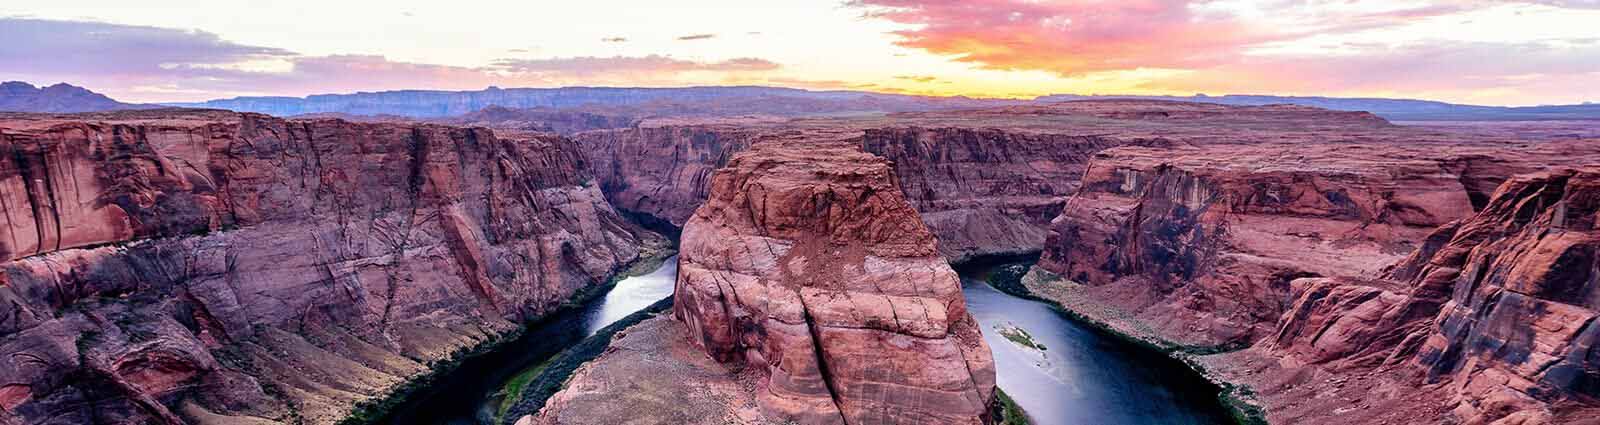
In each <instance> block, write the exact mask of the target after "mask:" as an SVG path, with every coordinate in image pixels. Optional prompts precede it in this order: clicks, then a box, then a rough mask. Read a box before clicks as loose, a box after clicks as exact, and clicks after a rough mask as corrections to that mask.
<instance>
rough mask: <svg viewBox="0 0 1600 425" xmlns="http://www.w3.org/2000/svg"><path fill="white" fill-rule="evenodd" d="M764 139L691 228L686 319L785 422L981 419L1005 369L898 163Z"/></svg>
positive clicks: (736, 164) (679, 299)
mask: <svg viewBox="0 0 1600 425" xmlns="http://www.w3.org/2000/svg"><path fill="white" fill-rule="evenodd" d="M797 142H798V141H781V140H778V141H771V142H763V143H757V144H755V145H754V146H752V147H751V148H750V149H749V150H747V151H745V152H743V153H740V154H738V155H735V156H734V158H733V159H732V160H730V161H729V162H728V165H727V166H726V167H725V168H723V169H722V170H719V171H718V172H717V173H716V174H715V175H714V176H713V177H712V181H711V189H710V196H709V198H708V200H707V201H706V203H705V205H704V206H702V207H700V208H699V209H698V210H697V211H696V212H695V214H694V216H693V217H691V218H690V219H689V220H688V223H686V224H685V227H684V236H683V240H682V244H681V254H680V264H679V275H678V283H677V285H678V286H677V289H676V293H675V296H676V304H675V306H674V310H673V311H674V315H675V317H677V318H678V319H679V320H680V321H682V322H683V324H684V325H685V326H687V328H688V334H689V338H690V340H691V342H693V343H694V345H695V346H697V347H699V348H701V349H703V350H704V351H705V352H706V353H707V354H709V355H710V356H711V357H712V358H714V359H716V360H718V361H720V362H724V363H730V364H740V363H742V364H744V365H745V367H748V368H751V369H753V370H754V371H755V373H758V374H760V375H761V377H760V378H759V385H758V388H757V389H756V391H757V394H758V396H757V400H758V401H759V404H760V405H761V407H762V410H763V411H764V412H765V415H766V416H767V417H768V418H770V419H773V420H775V421H779V422H783V421H795V422H799V423H816V424H821V423H851V424H891V423H895V424H935V423H951V424H955V423H962V424H976V423H981V422H983V420H984V415H985V411H986V408H987V406H989V404H990V403H991V402H992V400H993V396H994V394H993V392H994V384H995V381H994V380H995V375H994V361H993V359H992V358H991V357H990V354H989V349H988V346H987V345H985V344H984V342H983V339H982V337H981V336H980V335H979V333H978V328H977V325H976V322H975V321H974V320H973V319H972V317H971V316H970V315H968V314H967V312H966V307H965V301H964V299H963V297H962V294H961V285H960V282H959V280H958V279H957V277H956V274H955V272H954V271H953V270H951V269H950V267H949V266H948V265H946V263H945V262H944V260H943V259H942V258H941V257H940V256H939V254H938V251H937V249H936V241H935V239H934V236H933V234H932V233H931V232H929V231H928V229H927V227H926V226H925V225H924V224H923V223H922V220H921V219H920V218H919V217H918V215H917V214H916V211H915V210H913V209H912V208H911V205H910V203H908V202H907V201H906V200H905V198H904V196H903V195H902V193H901V191H900V189H899V188H898V187H897V186H896V184H897V181H896V179H895V176H894V173H893V170H892V167H891V166H890V164H889V163H888V162H887V161H885V160H883V159H882V158H878V157H876V156H873V155H870V154H867V153H864V152H861V151H860V150H859V147H858V146H856V145H855V144H853V143H847V142H833V141H808V142H806V143H797Z"/></svg>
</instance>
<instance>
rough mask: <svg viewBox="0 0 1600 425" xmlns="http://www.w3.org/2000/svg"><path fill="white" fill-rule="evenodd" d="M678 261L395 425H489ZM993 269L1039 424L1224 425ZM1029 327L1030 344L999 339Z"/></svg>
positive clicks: (667, 290)
mask: <svg viewBox="0 0 1600 425" xmlns="http://www.w3.org/2000/svg"><path fill="white" fill-rule="evenodd" d="M677 264H678V259H677V257H672V258H669V259H667V261H666V262H664V263H663V264H662V266H661V268H659V269H657V270H655V271H654V272H651V273H650V274H647V275H644V276H636V277H630V278H627V279H623V280H621V281H619V282H618V283H617V285H616V287H615V288H613V289H612V290H611V291H610V292H608V293H607V294H606V295H605V296H604V297H602V298H600V299H597V300H595V301H593V302H591V303H589V304H588V305H585V306H584V307H583V308H582V309H579V310H574V311H568V312H566V313H564V314H561V315H558V316H556V317H553V318H550V319H548V320H545V321H543V322H541V323H540V324H539V325H538V326H535V327H533V328H531V329H529V330H528V332H527V333H525V334H524V335H523V336H522V337H521V338H519V339H518V340H517V341H514V342H512V343H511V344H510V345H508V346H507V347H506V348H505V349H501V350H497V351H495V352H493V353H489V354H485V355H483V356H479V357H475V358H472V359H470V360H468V361H466V362H464V363H463V364H462V366H461V367H460V368H459V369H457V370H456V371H454V372H453V373H451V374H450V375H449V376H446V377H445V378H444V379H441V380H440V381H439V382H437V383H436V384H435V385H434V387H433V388H430V389H429V390H428V391H426V394H424V395H422V396H419V397H417V398H414V399H413V400H411V401H409V402H407V403H406V405H405V406H403V407H402V408H401V409H399V410H397V411H396V412H395V413H394V414H392V415H390V417H389V418H388V419H387V420H388V423H392V424H398V425H423V424H427V425H433V424H448V425H478V424H489V423H492V419H493V416H494V414H495V411H496V409H497V408H498V406H499V404H500V398H499V396H498V395H497V394H496V393H497V392H498V391H499V390H500V388H501V387H502V386H504V385H505V383H506V381H507V380H509V379H511V378H512V377H514V376H516V375H517V374H518V373H521V372H523V371H525V370H529V369H530V368H534V367H537V366H538V365H539V364H540V363H542V362H544V361H545V360H547V359H549V358H550V357H552V356H554V355H556V354H558V353H560V352H561V351H562V350H564V349H566V348H567V347H570V346H572V345H574V344H576V343H578V342H579V341H581V340H583V339H584V338H586V337H588V336H590V335H593V334H594V333H595V332H596V331H598V330H599V329H600V328H603V327H605V326H606V325H608V324H611V323H613V322H616V321H617V320H619V319H621V318H623V317H625V316H627V315H629V314H632V313H634V312H636V311H639V310H642V309H644V308H646V307H648V306H650V304H653V303H655V302H656V301H659V300H661V299H663V298H666V297H667V296H670V295H672V290H673V283H674V280H675V279H676V277H677ZM991 269H992V266H976V267H963V268H962V272H963V273H962V284H963V290H964V291H965V293H966V298H967V306H968V310H969V311H970V312H971V313H972V315H973V317H975V318H977V320H978V323H979V325H980V326H981V327H982V331H983V337H984V339H985V340H986V341H987V342H988V343H989V346H990V347H991V349H992V350H993V351H994V358H995V367H996V370H997V372H998V375H999V376H998V378H999V385H1000V388H1001V389H1003V390H1005V391H1006V393H1007V394H1010V395H1011V398H1013V399H1015V400H1016V402H1017V404H1019V405H1021V406H1022V408H1023V409H1024V410H1026V411H1027V412H1028V415H1029V417H1030V418H1031V419H1032V420H1033V423H1035V424H1038V425H1056V424H1061V425H1070V424H1095V425H1100V424H1106V425H1113V424H1223V423H1230V422H1231V420H1230V419H1229V418H1228V416H1227V415H1226V414H1225V413H1224V412H1225V411H1224V410H1222V407H1221V405H1220V404H1218V403H1217V400H1216V398H1215V394H1216V392H1215V391H1216V389H1215V388H1214V387H1211V386H1209V384H1208V383H1206V382H1205V381H1204V380H1203V379H1201V378H1200V377H1199V376H1198V375H1196V374H1195V373H1194V372H1193V371H1190V370H1189V369H1188V368H1187V367H1184V366H1183V365H1182V364H1181V363H1178V362H1177V361H1175V360H1172V359H1170V358H1167V357H1166V356H1163V355H1161V354H1160V353H1156V352H1153V351H1150V350H1149V349H1148V348H1145V347H1139V346H1135V345H1132V344H1129V343H1127V342H1124V341H1122V340H1119V339H1116V338H1112V337H1110V336H1107V335H1104V334H1101V333H1099V332H1098V331H1096V330H1094V329H1091V328H1088V327H1086V326H1084V325H1082V324H1079V323H1078V322H1075V321H1073V320H1071V319H1070V318H1068V317H1066V316H1063V315H1061V314H1060V313H1058V312H1056V311H1055V310H1053V309H1052V308H1051V307H1050V306H1048V305H1045V304H1043V303H1040V302H1037V301H1032V300H1028V299H1024V298H1019V297H1015V296H1012V295H1009V294H1006V293H1004V292H1000V291H999V290H996V289H994V288H993V287H991V286H989V284H987V283H985V282H984V281H983V276H985V275H986V274H987V272H988V271H989V270H991ZM1000 329H1009V330H1018V329H1020V330H1021V331H1024V332H1026V333H1027V335H1028V336H1029V337H1030V338H1031V340H1032V341H1033V342H1034V344H1036V345H1037V346H1042V347H1043V349H1037V348H1029V347H1026V346H1025V345H1023V344H1021V343H1017V342H1013V341H1011V340H1009V339H1007V338H1006V337H1004V336H1002V335H1001V334H1000V332H999V330H1000Z"/></svg>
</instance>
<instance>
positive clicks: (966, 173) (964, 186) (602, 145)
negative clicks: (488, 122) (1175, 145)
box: [575, 123, 1162, 261]
mask: <svg viewBox="0 0 1600 425" xmlns="http://www.w3.org/2000/svg"><path fill="white" fill-rule="evenodd" d="M797 135H806V136H807V137H813V138H838V137H848V138H851V139H854V140H857V141H859V143H860V145H861V147H862V149H864V150H866V151H867V152H870V153H872V154H875V155H878V156H881V157H884V158H886V159H888V160H890V162H891V163H892V164H893V166H894V169H895V172H896V174H898V175H899V176H901V179H902V180H901V182H902V186H903V187H902V189H903V190H904V191H905V195H906V198H907V199H909V200H910V201H911V203H912V206H913V207H914V208H916V209H917V211H919V212H921V214H922V218H923V221H924V222H925V223H927V225H928V227H929V228H930V229H931V230H933V232H934V234H935V235H937V236H938V237H939V243H940V251H941V252H942V253H943V254H944V255H945V256H946V257H947V258H950V259H952V260H957V261H959V260H964V259H967V258H971V257H974V256H980V255H992V254H1013V253H1020V252H1033V251H1037V250H1038V249H1039V248H1040V247H1041V246H1043V244H1044V239H1045V235H1046V234H1047V233H1048V232H1047V230H1048V224H1049V222H1050V219H1052V218H1054V217H1055V216H1056V215H1057V214H1058V213H1060V210H1061V205H1062V202H1063V201H1065V200H1066V198H1067V196H1068V195H1070V194H1072V193H1073V192H1074V191H1075V190H1076V189H1077V181H1078V177H1079V176H1080V175H1081V174H1083V167H1084V165H1086V164H1087V163H1088V159H1089V156H1090V155H1092V154H1093V153H1094V152H1097V151H1100V150H1102V149H1105V148H1108V147H1112V146H1118V145H1121V144H1125V143H1142V144H1160V143H1162V142H1159V141H1152V140H1139V141H1133V142H1128V141H1121V140H1116V139H1111V138H1106V137H1099V136H1077V135H1068V134H1059V133H1038V132H1030V131H1007V130H1002V129H993V128H966V127H933V128H926V127H896V126H889V127H881V128H861V127H857V126H855V125H850V124H846V123H830V124H815V125H774V124H771V123H766V124H758V125H733V124H693V125H664V124H662V125H650V123H647V125H645V126H641V127H637V128H633V129H627V130H612V131H597V132H588V133H582V134H579V135H577V136H575V137H576V138H577V139H578V140H579V141H580V143H582V144H584V145H585V146H586V147H589V148H590V149H592V150H594V151H595V152H597V155H596V156H597V157H601V158H609V159H607V160H601V161H597V162H596V163H595V166H596V169H595V174H596V175H597V176H598V177H599V178H600V179H601V181H602V182H603V184H604V186H605V188H606V193H607V195H608V196H610V199H611V201H612V202H613V204H614V205H616V206H617V207H618V208H621V209H624V210H628V211H633V212H639V213H644V214H648V215H651V216H654V217H657V218H660V219H662V220H665V221H668V222H671V223H672V224H674V225H678V226H682V225H683V223H684V222H686V221H687V220H688V218H689V216H690V215H691V214H692V213H693V212H694V209H695V208H696V207H698V206H699V205H700V203H701V202H702V201H704V200H705V199H706V196H707V195H708V192H709V185H710V175H711V172H712V171H714V170H716V169H717V168H718V167H721V166H722V165H724V164H725V163H727V161H728V159H729V158H731V157H732V155H733V154H734V153H737V152H740V151H742V150H744V149H746V148H748V147H749V146H750V144H752V143H755V142H757V141H759V140H763V139H775V138H777V139H797V137H796V136H797ZM796 142H797V143H805V142H804V141H800V140H797V141H796Z"/></svg>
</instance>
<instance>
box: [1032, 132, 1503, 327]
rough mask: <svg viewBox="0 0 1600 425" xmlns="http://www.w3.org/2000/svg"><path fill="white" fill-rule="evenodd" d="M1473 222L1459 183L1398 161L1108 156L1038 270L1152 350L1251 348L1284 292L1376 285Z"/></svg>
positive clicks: (1257, 149) (1407, 156) (1200, 153)
mask: <svg viewBox="0 0 1600 425" xmlns="http://www.w3.org/2000/svg"><path fill="white" fill-rule="evenodd" d="M1471 212H1472V205H1471V202H1470V200H1469V197H1468V195H1467V191H1466V190H1465V189H1464V188H1463V187H1462V184H1461V182H1460V181H1459V178H1458V176H1457V175H1455V174H1451V173H1448V172H1446V171H1444V170H1443V169H1441V167H1440V165H1439V163H1438V162H1437V161H1435V160H1432V159H1429V158H1427V157H1426V155H1425V154H1424V153H1419V152H1415V151H1409V150H1406V149H1397V148H1388V149H1387V150H1385V149H1374V148H1372V147H1367V146H1357V145H1342V146H1341V145H1335V146H1327V145H1323V146H1299V145H1293V146H1291V145H1213V146H1207V147H1201V148H1173V149H1154V148H1142V147H1123V148H1115V149H1111V150H1108V151H1105V152H1102V153H1101V154H1099V155H1097V156H1096V157H1095V159H1094V162H1093V163H1092V165H1091V166H1090V167H1089V171H1088V172H1087V173H1086V174H1085V175H1084V181H1083V186H1082V189H1081V190H1080V191H1079V192H1078V193H1077V194H1076V195H1074V196H1073V197H1072V198H1071V199H1069V200H1068V201H1067V203H1066V207H1065V209H1064V211H1063V213H1062V214H1061V216H1060V217H1059V218H1056V219H1055V223H1054V227H1053V229H1052V232H1051V236H1050V240H1049V242H1047V243H1046V249H1045V254H1044V257H1043V258H1042V259H1041V260H1040V262H1039V268H1040V269H1042V270H1045V271H1049V272H1052V273H1054V274H1056V275H1059V276H1061V277H1064V278H1066V279H1069V280H1071V281H1074V282H1077V283H1080V284H1083V285H1087V287H1088V289H1087V292H1088V293H1089V294H1090V295H1089V297H1091V298H1096V299H1100V300H1104V301H1105V302H1106V303H1108V304H1112V305H1115V306H1117V307H1119V308H1121V309H1123V310H1125V311H1129V312H1134V313H1131V314H1133V315H1134V316H1136V318H1137V319H1138V320H1140V321H1142V322H1144V323H1146V324H1147V325H1148V326H1149V327H1151V328H1152V329H1153V330H1154V332H1155V333H1156V334H1157V336H1159V337H1161V338H1164V339H1170V340H1174V341H1178V342H1181V343H1186V344H1194V345H1216V344H1222V343H1230V342H1249V341H1252V340H1254V339H1255V338H1257V337H1259V336H1261V335H1264V334H1267V333H1270V331H1271V329H1272V326H1273V323H1274V322H1275V321H1276V320H1277V318H1278V317H1279V315H1281V314H1282V313H1283V307H1284V303H1285V302H1286V301H1285V300H1287V299H1288V297H1289V289H1290V288H1289V282H1290V281H1291V280H1293V279H1296V278H1301V277H1310V276H1352V277H1355V276H1375V275H1376V274H1377V273H1378V272H1379V271H1380V269H1381V268H1382V267H1383V266H1384V265H1386V264H1390V263H1393V262H1394V261H1396V260H1398V259H1400V258H1401V256H1402V255H1404V253H1405V252H1407V251H1408V250H1409V249H1410V248H1411V247H1412V245H1411V241H1414V240H1417V239H1420V238H1421V237H1422V236H1423V235H1425V234H1427V232H1429V231H1430V230H1431V229H1433V228H1434V227H1436V226H1439V225H1441V224H1444V223H1447V222H1449V221H1451V220H1454V219H1457V218H1461V217H1465V216H1466V215H1468V214H1471Z"/></svg>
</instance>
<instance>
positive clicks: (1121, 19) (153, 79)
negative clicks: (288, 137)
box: [0, 0, 1600, 105]
mask: <svg viewBox="0 0 1600 425" xmlns="http://www.w3.org/2000/svg"><path fill="white" fill-rule="evenodd" d="M1597 23H1600V0H1548V1H1505V0H1495V1H1488V0H1485V1H1404V0H1384V1H1365V0H1337V1H1291V0H1217V1H1159V0H1128V1H1112V0H1108V1H1097V0H1086V1H1048V0H966V1H939V0H855V1H849V2H841V1H832V0H820V1H800V0H773V1H767V0H736V1H718V0H692V1H660V0H650V1H621V0H585V1H559V2H558V1H518V2H505V1H476V0H453V1H437V0H430V1H414V0H388V1H346V0H318V1H311V0H283V1H265V0H236V1H214V0H213V1H185V0H140V1H127V0H6V1H5V2H4V3H3V4H0V80H22V81H28V82H32V83H35V84H52V83H56V82H68V83H72V84H76V85H81V86H85V87H88V88H90V89H93V90H96V91H100V92H102V93H106V94H108V95H110V96H112V97H114V98H117V99H119V100H124V101H134V102H156V101H192V100H204V99H213V98H221V97H233V96H245V95H291V96H303V95H307V94H316V93H347V92H355V91H374V90H393V89H448V90H475V89H482V88H484V87H487V86H490V85H496V86H501V87H557V86H572V85H595V86H683V85H734V84H738V85H743V84H755V85H775V86H787V87H798V88H810V89H852V90H871V91H882V92H895V93H913V94H935V95H968V96H983V97H1032V96H1037V95H1044V94H1051V93H1078V94H1094V93H1100V94H1113V93H1114V94H1181V95H1188V94H1194V93H1207V94H1213V95H1215V94H1228V93H1236V94H1246V93H1248V94H1287V95H1325V96H1379V97H1406V98H1426V99H1437V100H1445V101H1452V102H1461V103H1475V104H1496V105H1531V104H1556V103H1582V102H1585V101H1595V102H1600V29H1597V28H1600V24H1597Z"/></svg>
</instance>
